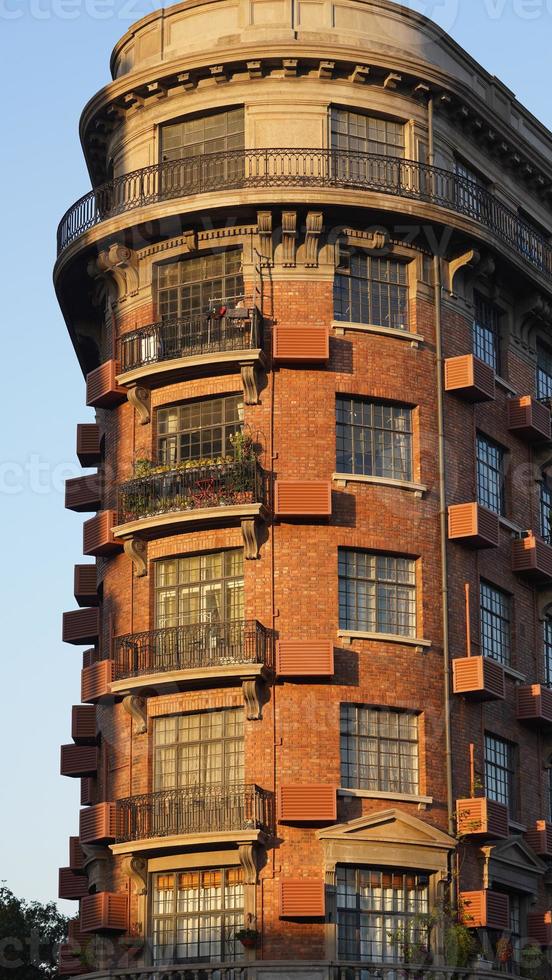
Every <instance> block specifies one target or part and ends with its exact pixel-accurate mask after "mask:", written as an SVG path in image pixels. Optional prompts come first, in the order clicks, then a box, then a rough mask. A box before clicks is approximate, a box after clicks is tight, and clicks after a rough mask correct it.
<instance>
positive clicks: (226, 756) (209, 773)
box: [153, 708, 244, 806]
mask: <svg viewBox="0 0 552 980" xmlns="http://www.w3.org/2000/svg"><path fill="white" fill-rule="evenodd" d="M243 744H244V743H243V712H242V711H241V710H240V709H238V708H228V709H224V710H222V711H197V712H195V713H192V714H184V715H168V716H167V717H163V718H155V719H154V751H153V784H154V791H155V792H160V791H161V790H172V789H194V790H198V791H200V792H201V791H202V790H203V791H205V789H206V788H207V787H210V786H232V785H235V784H236V783H241V782H243ZM199 805H200V801H198V806H199Z"/></svg>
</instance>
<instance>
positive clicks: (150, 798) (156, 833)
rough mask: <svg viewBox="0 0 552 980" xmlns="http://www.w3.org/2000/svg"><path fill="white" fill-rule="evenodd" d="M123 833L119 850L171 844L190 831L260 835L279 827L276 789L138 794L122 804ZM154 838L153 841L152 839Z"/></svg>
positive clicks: (197, 835)
mask: <svg viewBox="0 0 552 980" xmlns="http://www.w3.org/2000/svg"><path fill="white" fill-rule="evenodd" d="M118 813H119V820H120V823H119V834H118V837H117V843H116V845H115V846H114V852H115V853H117V851H125V850H128V848H127V847H124V846H123V847H122V848H120V847H118V845H126V844H128V843H129V842H132V841H134V842H138V841H141V842H142V844H143V847H142V849H154V848H155V847H156V846H162V847H165V846H166V847H168V846H171V844H172V843H182V841H181V840H180V838H182V837H183V836H190V837H192V838H194V841H195V842H197V839H198V838H201V839H202V840H207V841H208V840H209V838H210V837H211V836H212V835H213V834H217V835H218V836H219V837H220V835H221V834H224V835H225V836H226V835H227V836H226V839H227V840H228V841H241V840H257V839H259V838H260V837H262V835H263V834H267V833H270V832H271V830H272V827H273V823H274V821H273V803H272V794H271V793H268V792H266V791H265V790H263V789H260V788H259V787H258V786H255V785H241V784H236V785H229V786H204V787H198V788H197V789H193V788H190V789H167V790H160V791H159V792H156V793H149V794H144V795H142V796H132V797H129V798H128V799H126V800H120V801H119V803H118ZM147 842H149V843H147Z"/></svg>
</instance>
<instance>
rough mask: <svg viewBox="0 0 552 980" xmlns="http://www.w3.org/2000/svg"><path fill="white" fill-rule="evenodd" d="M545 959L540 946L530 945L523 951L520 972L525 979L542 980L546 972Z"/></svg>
mask: <svg viewBox="0 0 552 980" xmlns="http://www.w3.org/2000/svg"><path fill="white" fill-rule="evenodd" d="M544 966H545V957H544V954H543V951H542V949H541V948H540V946H537V945H536V943H529V944H528V945H527V946H524V947H523V949H522V951H521V958H520V968H521V969H520V972H521V976H523V977H531V978H533V980H540V978H541V977H542V976H543V975H544V973H545V971H544V970H543V967H544Z"/></svg>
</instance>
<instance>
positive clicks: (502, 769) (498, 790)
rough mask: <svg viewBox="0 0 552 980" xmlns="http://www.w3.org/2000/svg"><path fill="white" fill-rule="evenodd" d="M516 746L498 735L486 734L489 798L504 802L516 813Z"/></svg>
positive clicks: (486, 772) (486, 782) (486, 776)
mask: <svg viewBox="0 0 552 980" xmlns="http://www.w3.org/2000/svg"><path fill="white" fill-rule="evenodd" d="M515 758H516V747H515V745H514V744H513V743H512V742H507V741H506V740H505V739H503V738H498V737H497V736H496V735H489V734H486V735H485V792H486V794H487V796H488V797H489V799H491V800H496V801H497V802H498V803H503V804H504V806H507V807H508V808H509V811H510V816H512V815H514V813H515V809H516V794H515Z"/></svg>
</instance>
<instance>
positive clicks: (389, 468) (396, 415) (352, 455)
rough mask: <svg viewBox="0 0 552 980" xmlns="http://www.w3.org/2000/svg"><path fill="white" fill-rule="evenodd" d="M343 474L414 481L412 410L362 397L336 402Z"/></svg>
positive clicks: (338, 446) (339, 466)
mask: <svg viewBox="0 0 552 980" xmlns="http://www.w3.org/2000/svg"><path fill="white" fill-rule="evenodd" d="M336 443H337V459H336V466H337V469H338V472H340V473H360V474H363V475H365V476H380V477H388V478H389V479H393V480H411V479H412V410H411V409H410V408H408V407H407V406H405V405H389V404H387V403H384V402H371V401H368V400H364V399H361V398H346V397H342V396H338V397H337V399H336Z"/></svg>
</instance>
